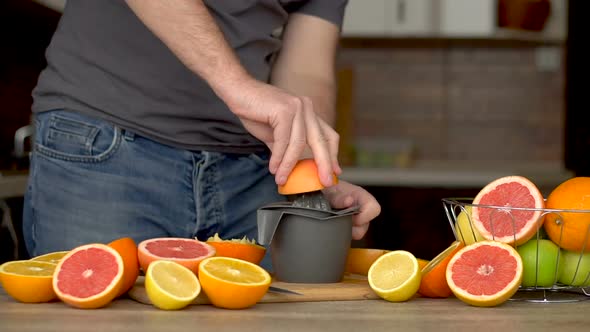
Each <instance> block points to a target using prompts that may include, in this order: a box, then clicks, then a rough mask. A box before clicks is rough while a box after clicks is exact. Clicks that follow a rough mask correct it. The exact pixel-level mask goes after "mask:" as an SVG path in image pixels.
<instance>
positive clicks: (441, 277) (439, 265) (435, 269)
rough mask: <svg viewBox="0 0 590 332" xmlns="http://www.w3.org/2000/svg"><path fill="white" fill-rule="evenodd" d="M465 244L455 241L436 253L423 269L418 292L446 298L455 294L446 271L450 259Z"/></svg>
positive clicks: (427, 295) (426, 295)
mask: <svg viewBox="0 0 590 332" xmlns="http://www.w3.org/2000/svg"><path fill="white" fill-rule="evenodd" d="M464 246H465V245H464V244H463V242H460V241H454V242H453V243H451V245H450V246H449V247H448V248H446V249H445V250H443V251H442V252H441V253H439V254H438V255H436V257H434V258H433V259H432V260H431V261H430V262H428V264H426V266H424V267H423V268H422V269H421V271H422V280H421V281H420V288H419V289H418V293H420V295H422V296H424V297H433V298H446V297H449V296H451V295H452V294H453V292H452V291H451V289H450V288H449V285H448V283H447V277H446V271H447V265H448V264H449V261H451V259H452V258H453V256H454V255H455V254H456V253H457V252H458V251H459V250H460V249H461V248H463V247H464Z"/></svg>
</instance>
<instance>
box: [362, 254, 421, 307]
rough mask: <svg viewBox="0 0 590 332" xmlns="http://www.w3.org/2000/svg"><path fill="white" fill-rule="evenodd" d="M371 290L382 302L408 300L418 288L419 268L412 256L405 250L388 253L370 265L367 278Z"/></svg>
mask: <svg viewBox="0 0 590 332" xmlns="http://www.w3.org/2000/svg"><path fill="white" fill-rule="evenodd" d="M367 278H368V280H369V285H370V286H371V289H373V291H374V292H375V293H376V294H377V295H379V297H381V298H382V299H384V300H387V301H390V302H402V301H407V300H409V299H410V298H411V297H412V296H414V295H415V294H416V292H418V288H419V287H420V279H421V275H420V268H419V265H418V260H417V259H416V257H415V256H414V255H412V254H411V253H410V252H407V251H405V250H394V251H391V252H388V253H386V254H384V255H382V256H381V257H379V258H377V260H376V261H375V262H374V263H373V265H371V268H370V269H369V273H368V276H367Z"/></svg>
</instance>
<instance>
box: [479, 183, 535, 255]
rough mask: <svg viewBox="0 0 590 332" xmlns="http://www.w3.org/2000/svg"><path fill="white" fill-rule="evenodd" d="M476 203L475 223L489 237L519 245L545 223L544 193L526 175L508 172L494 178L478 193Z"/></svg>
mask: <svg viewBox="0 0 590 332" xmlns="http://www.w3.org/2000/svg"><path fill="white" fill-rule="evenodd" d="M473 205H474V206H473V207H472V219H473V225H474V226H475V228H476V229H477V230H478V231H479V233H480V234H481V235H482V236H483V237H484V238H485V239H487V240H494V241H498V242H503V243H509V244H511V245H514V246H518V245H521V244H523V243H525V242H527V241H528V240H530V239H531V238H532V237H533V236H534V235H535V233H536V232H537V230H538V229H539V227H540V226H541V224H542V223H543V218H542V217H541V214H542V211H541V209H543V208H544V207H545V200H544V199H543V195H542V194H541V192H540V191H539V189H538V188H537V186H535V184H534V183H533V182H531V181H530V180H529V179H527V178H525V177H522V176H505V177H502V178H499V179H496V180H494V181H492V182H490V183H489V184H487V185H486V186H485V187H484V188H483V189H482V190H481V191H480V192H479V193H478V194H477V196H476V197H475V199H474V200H473ZM480 205H492V206H496V207H494V208H492V207H484V206H480ZM514 208H525V209H514Z"/></svg>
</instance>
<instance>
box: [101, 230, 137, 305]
mask: <svg viewBox="0 0 590 332" xmlns="http://www.w3.org/2000/svg"><path fill="white" fill-rule="evenodd" d="M108 245H109V247H111V248H113V249H115V250H117V252H118V253H119V255H121V258H122V259H123V266H124V269H123V285H122V286H121V289H120V290H119V293H117V297H119V296H121V295H123V294H126V293H127V292H128V291H129V290H130V289H131V287H133V285H135V281H136V280H137V277H138V276H139V261H138V259H137V245H136V244H135V240H133V239H132V238H130V237H122V238H119V239H116V240H114V241H112V242H110V243H109V244H108Z"/></svg>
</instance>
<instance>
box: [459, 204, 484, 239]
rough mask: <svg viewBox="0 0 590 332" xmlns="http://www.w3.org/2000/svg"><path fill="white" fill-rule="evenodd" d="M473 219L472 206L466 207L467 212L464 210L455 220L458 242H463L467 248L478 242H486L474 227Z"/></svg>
mask: <svg viewBox="0 0 590 332" xmlns="http://www.w3.org/2000/svg"><path fill="white" fill-rule="evenodd" d="M471 220H472V217H471V206H470V205H468V206H465V210H462V211H461V212H460V213H459V215H458V216H457V220H455V234H456V237H457V240H459V241H461V242H463V243H464V244H465V245H466V246H468V245H470V244H473V243H475V242H477V241H481V240H485V238H484V237H483V236H481V234H480V233H479V231H478V230H477V228H475V226H473V223H472V221H471Z"/></svg>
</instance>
